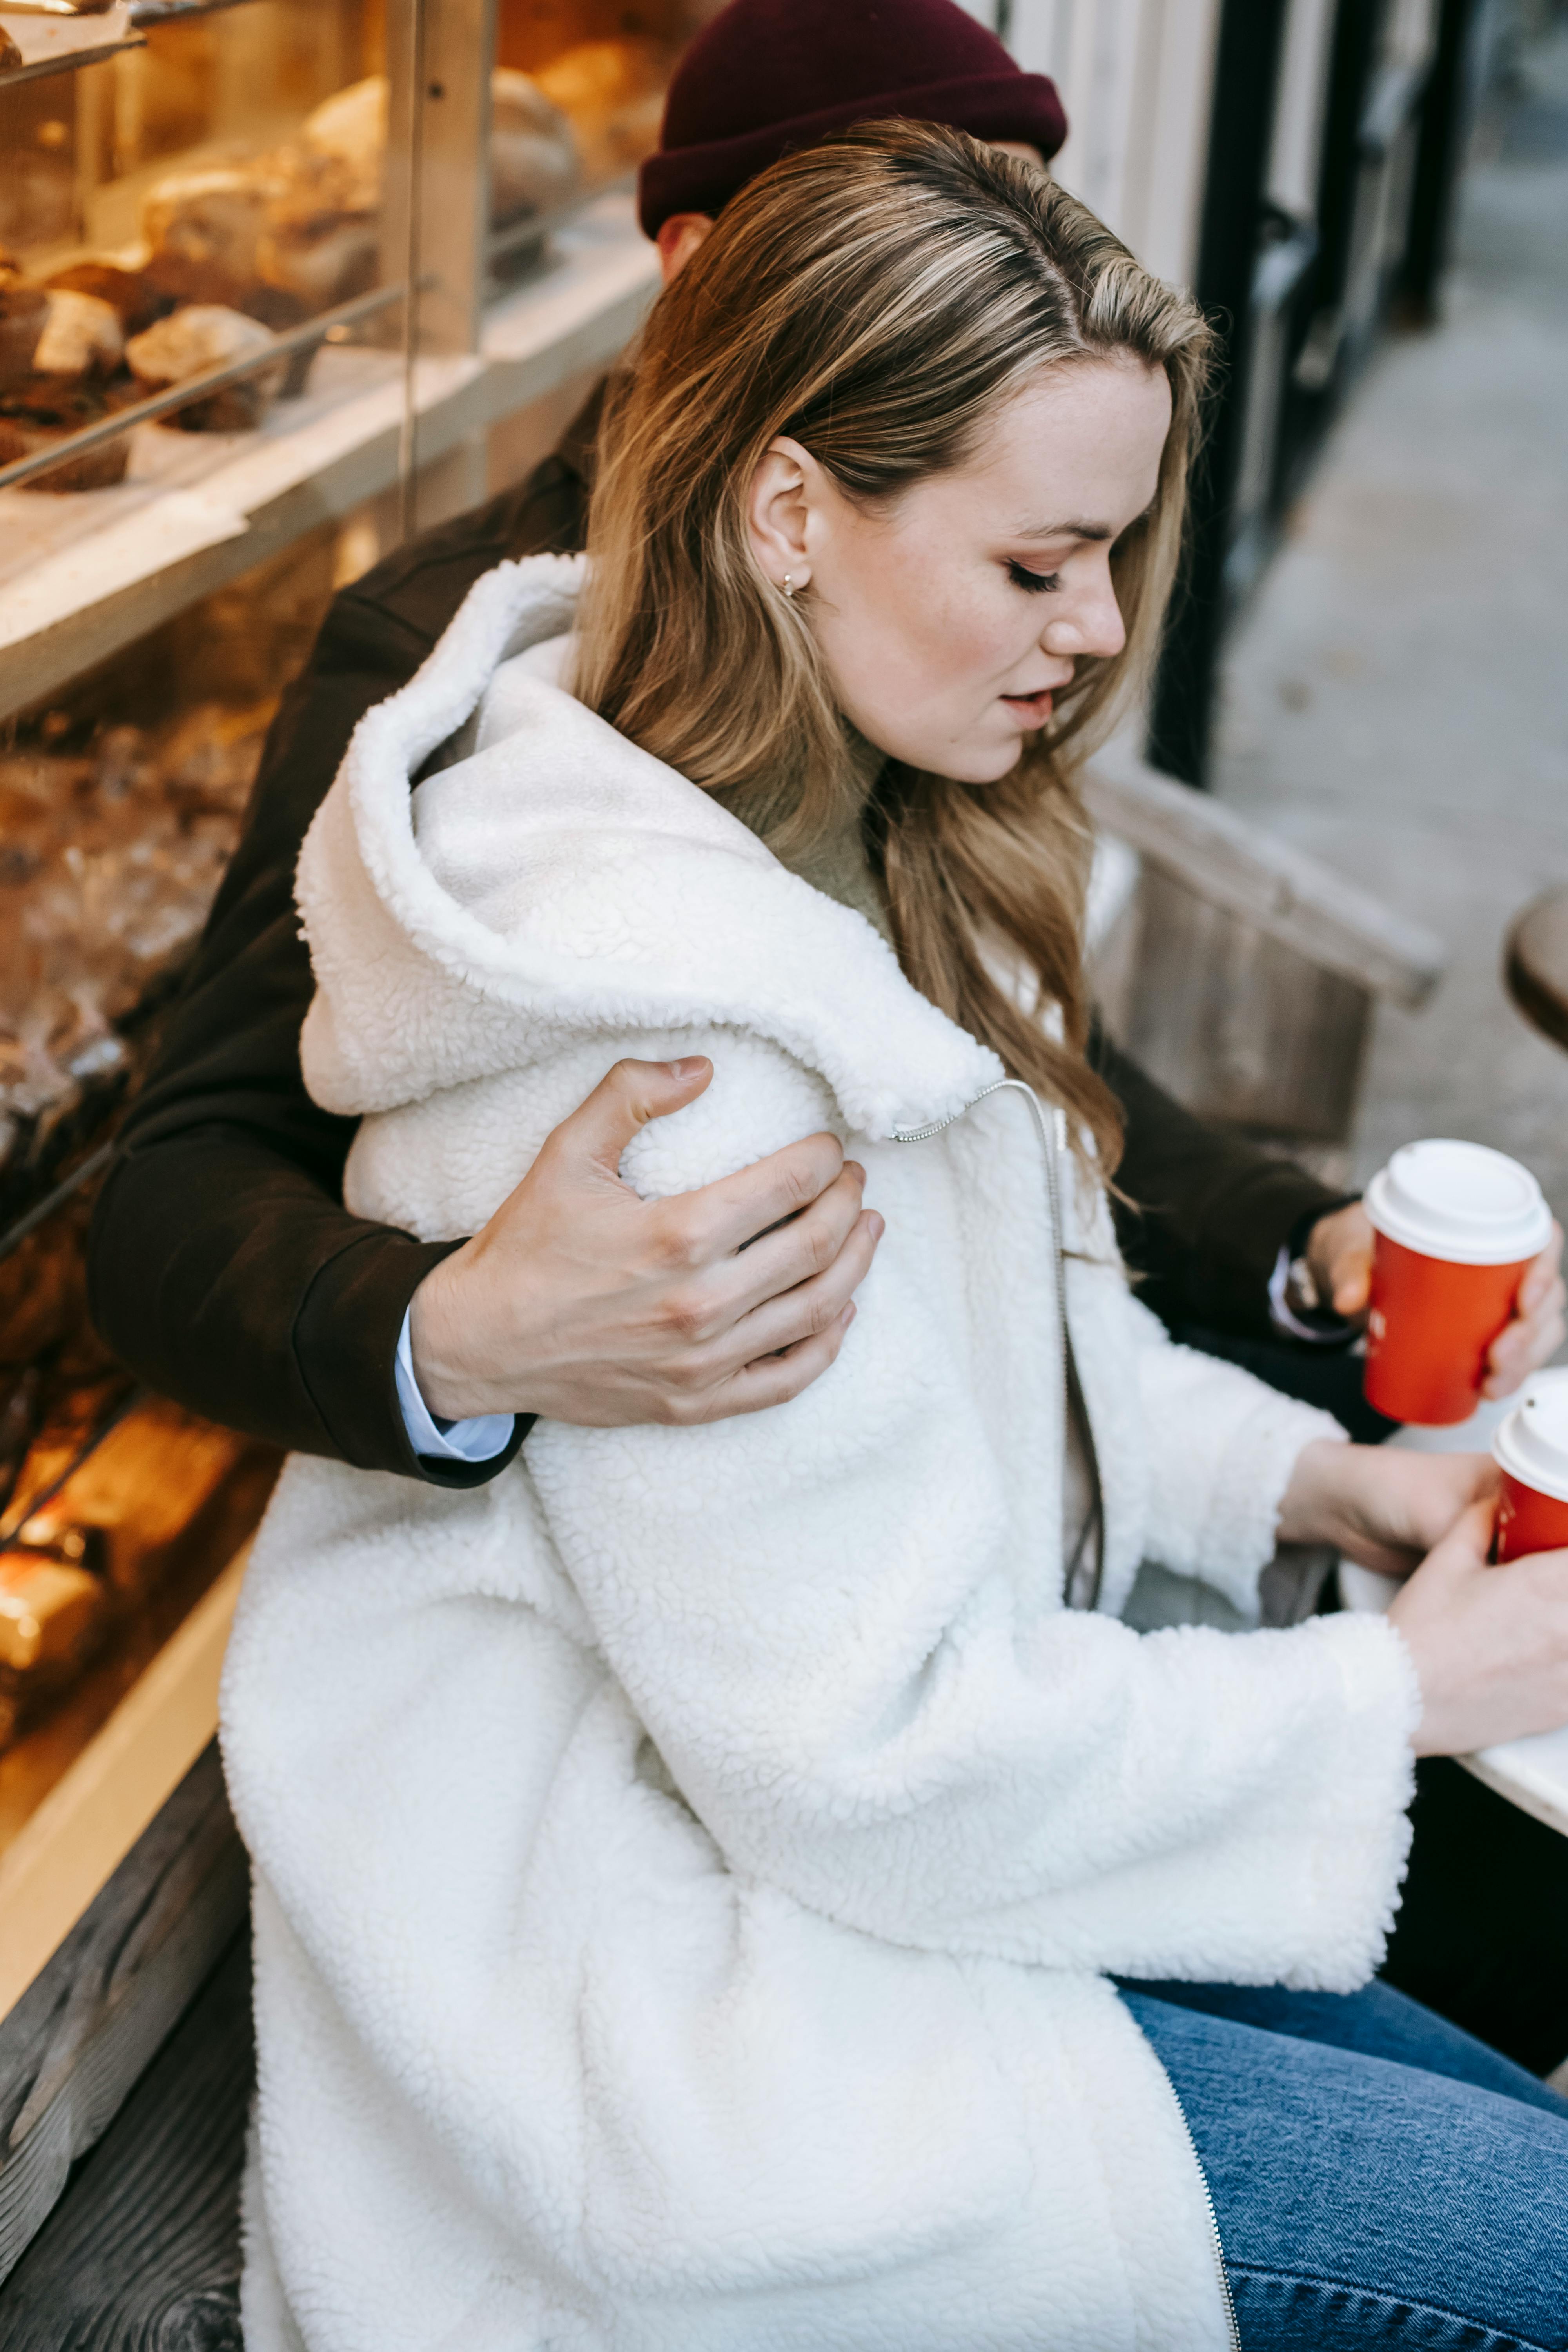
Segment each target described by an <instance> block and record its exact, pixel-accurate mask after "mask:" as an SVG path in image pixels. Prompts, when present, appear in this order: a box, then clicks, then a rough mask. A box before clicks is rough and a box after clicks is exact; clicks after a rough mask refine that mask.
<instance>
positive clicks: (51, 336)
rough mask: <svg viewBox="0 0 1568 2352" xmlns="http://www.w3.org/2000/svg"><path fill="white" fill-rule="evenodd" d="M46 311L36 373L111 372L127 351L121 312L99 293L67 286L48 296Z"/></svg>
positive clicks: (35, 352)
mask: <svg viewBox="0 0 1568 2352" xmlns="http://www.w3.org/2000/svg"><path fill="white" fill-rule="evenodd" d="M45 300H46V302H47V306H48V308H47V316H46V318H45V320H44V329H43V332H42V334H40V336H39V337H38V341H37V347H36V349H35V350H34V352H33V372H34V373H35V374H36V375H64V376H81V375H110V374H111V373H113V371H114V370H115V369H116V368H117V367H118V366H119V365H120V362H121V357H122V356H123V353H124V350H125V330H124V328H123V327H122V326H121V320H120V313H119V311H118V310H116V309H115V308H114V305H113V304H112V303H111V302H106V301H104V300H103V299H102V297H101V296H100V295H97V294H80V293H77V292H76V291H74V290H73V289H70V288H68V287H57V288H53V289H50V290H49V291H48V292H47V294H46V296H45Z"/></svg>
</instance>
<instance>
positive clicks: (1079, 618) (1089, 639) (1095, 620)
mask: <svg viewBox="0 0 1568 2352" xmlns="http://www.w3.org/2000/svg"><path fill="white" fill-rule="evenodd" d="M1126 643H1127V630H1126V626H1125V625H1124V623H1123V621H1122V618H1121V605H1120V604H1118V603H1117V601H1116V591H1115V589H1114V588H1113V587H1112V586H1111V584H1110V580H1109V579H1107V580H1106V581H1105V583H1104V585H1103V586H1102V587H1101V588H1100V589H1098V590H1095V591H1094V592H1092V593H1086V594H1084V595H1083V596H1082V597H1080V598H1079V600H1078V601H1077V602H1076V603H1075V604H1073V606H1072V607H1071V609H1070V610H1069V611H1068V612H1066V613H1064V612H1061V611H1059V610H1058V611H1057V612H1055V613H1053V614H1052V615H1051V617H1050V620H1049V621H1048V622H1047V625H1046V627H1045V629H1044V631H1043V632H1042V634H1041V637H1040V646H1041V649H1042V651H1044V652H1046V653H1047V654H1055V655H1057V656H1058V657H1059V656H1063V655H1074V654H1098V655H1099V656H1100V658H1101V659H1102V660H1107V661H1109V660H1110V658H1111V656H1113V655H1115V654H1119V653H1120V652H1121V648H1122V646H1124V645H1125V644H1126Z"/></svg>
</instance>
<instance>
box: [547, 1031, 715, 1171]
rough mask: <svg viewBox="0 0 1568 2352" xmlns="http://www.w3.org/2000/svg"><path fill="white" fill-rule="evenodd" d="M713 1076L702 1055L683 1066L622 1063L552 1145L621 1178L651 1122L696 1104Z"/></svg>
mask: <svg viewBox="0 0 1568 2352" xmlns="http://www.w3.org/2000/svg"><path fill="white" fill-rule="evenodd" d="M712 1076H713V1065H712V1063H711V1062H710V1061H708V1060H706V1059H705V1058H704V1056H703V1055H700V1054H688V1055H686V1056H685V1057H684V1058H683V1059H682V1060H680V1061H679V1062H632V1061H626V1062H617V1063H616V1066H615V1067H614V1068H613V1069H610V1070H606V1071H605V1075H604V1076H603V1077H602V1078H601V1079H600V1080H599V1083H598V1085H597V1086H596V1087H595V1088H594V1091H593V1093H592V1094H591V1095H590V1096H589V1097H588V1098H587V1100H586V1102H584V1103H581V1104H579V1106H578V1108H576V1109H575V1110H574V1112H573V1113H572V1116H571V1117H570V1118H565V1119H563V1121H562V1122H561V1125H560V1126H559V1127H558V1128H557V1129H555V1132H554V1134H553V1135H552V1138H551V1141H552V1143H558V1144H560V1145H563V1146H564V1147H565V1148H566V1149H567V1150H570V1151H571V1152H572V1153H573V1154H574V1156H581V1157H583V1158H585V1159H588V1160H593V1161H594V1162H595V1164H596V1165H597V1166H598V1167H600V1168H602V1169H603V1170H604V1171H605V1173H606V1174H608V1175H610V1176H618V1174H619V1172H620V1165H621V1154H622V1153H623V1152H624V1151H625V1150H626V1146H627V1144H628V1143H629V1142H630V1141H631V1139H632V1138H633V1136H634V1135H636V1134H637V1133H638V1131H639V1130H640V1129H643V1128H645V1127H646V1126H647V1122H648V1120H649V1119H650V1118H668V1117H669V1115H670V1113H671V1111H677V1110H684V1108H686V1105H687V1104H688V1103H689V1102H695V1100H696V1099H697V1097H698V1096H699V1095H700V1093H701V1092H702V1090H703V1088H704V1087H706V1086H707V1085H708V1082H709V1080H710V1078H711V1077H712Z"/></svg>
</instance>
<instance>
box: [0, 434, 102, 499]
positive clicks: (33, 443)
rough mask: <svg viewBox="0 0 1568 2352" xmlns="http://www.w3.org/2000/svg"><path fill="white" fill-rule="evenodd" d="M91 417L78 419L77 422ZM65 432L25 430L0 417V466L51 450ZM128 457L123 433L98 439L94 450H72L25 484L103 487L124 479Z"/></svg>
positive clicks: (56, 488)
mask: <svg viewBox="0 0 1568 2352" xmlns="http://www.w3.org/2000/svg"><path fill="white" fill-rule="evenodd" d="M91 421H92V419H91V418H79V419H78V420H77V422H78V423H79V424H85V423H90V422H91ZM66 438H67V435H66V434H65V433H51V432H48V431H47V429H46V430H41V431H34V432H28V431H27V430H26V428H25V427H24V426H23V425H19V424H17V423H16V420H15V419H14V418H12V417H4V416H0V466H10V465H14V464H15V463H16V460H17V458H19V457H37V456H38V455H39V454H40V452H41V451H43V450H46V449H52V448H53V447H55V446H57V444H58V443H61V442H63V441H65V439H66ZM130 459H131V442H130V438H129V436H127V435H125V434H121V435H120V436H119V437H118V438H117V439H115V440H112V441H102V442H100V444H99V446H98V447H97V448H96V449H78V450H73V451H72V452H71V454H70V456H69V457H62V458H61V459H60V462H59V464H58V466H51V467H48V469H47V472H45V473H42V474H35V475H34V476H33V477H32V478H31V479H30V480H29V481H27V482H26V483H24V485H23V488H26V489H29V490H52V491H61V490H103V489H110V488H112V487H113V485H114V484H115V483H116V482H121V481H123V480H124V478H125V468H126V467H127V465H128V464H129V463H130Z"/></svg>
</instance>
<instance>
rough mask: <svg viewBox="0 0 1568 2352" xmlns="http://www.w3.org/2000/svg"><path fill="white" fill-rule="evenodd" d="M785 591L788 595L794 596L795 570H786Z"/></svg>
mask: <svg viewBox="0 0 1568 2352" xmlns="http://www.w3.org/2000/svg"><path fill="white" fill-rule="evenodd" d="M784 594H785V595H786V596H793V595H794V594H795V574H794V572H785V573H784Z"/></svg>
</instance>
